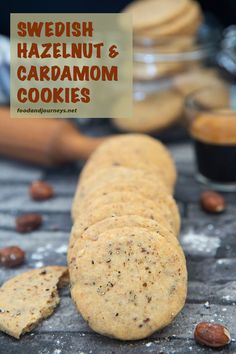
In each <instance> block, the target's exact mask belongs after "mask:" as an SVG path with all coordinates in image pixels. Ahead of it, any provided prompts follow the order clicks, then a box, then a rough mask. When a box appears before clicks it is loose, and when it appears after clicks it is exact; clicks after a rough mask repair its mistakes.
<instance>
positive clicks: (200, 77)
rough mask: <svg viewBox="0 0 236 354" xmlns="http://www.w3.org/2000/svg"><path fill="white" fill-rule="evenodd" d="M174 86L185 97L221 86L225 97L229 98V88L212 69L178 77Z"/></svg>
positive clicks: (200, 69) (201, 69)
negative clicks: (206, 88) (205, 88)
mask: <svg viewBox="0 0 236 354" xmlns="http://www.w3.org/2000/svg"><path fill="white" fill-rule="evenodd" d="M173 84H174V87H175V89H176V90H178V91H179V92H180V93H181V94H182V95H183V96H187V95H189V94H191V93H192V92H194V91H197V90H200V89H203V88H204V87H209V86H217V87H218V86H219V88H222V94H223V97H225V96H226V97H228V96H229V94H228V89H227V86H226V85H225V84H224V82H223V80H222V79H221V78H220V77H219V76H218V74H217V72H216V71H215V70H212V69H204V68H199V69H198V70H194V71H191V72H187V73H185V74H182V75H178V76H177V77H176V78H174V81H173ZM217 99H220V97H217Z"/></svg>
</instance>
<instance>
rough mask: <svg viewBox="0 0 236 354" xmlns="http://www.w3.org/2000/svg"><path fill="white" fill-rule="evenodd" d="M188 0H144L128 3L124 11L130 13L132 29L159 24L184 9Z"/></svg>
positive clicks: (172, 17)
mask: <svg viewBox="0 0 236 354" xmlns="http://www.w3.org/2000/svg"><path fill="white" fill-rule="evenodd" d="M187 6H188V0H146V1H136V2H132V3H131V4H129V5H128V6H127V7H126V8H125V9H124V12H128V13H130V14H131V15H132V20H133V28H134V30H137V29H142V28H147V27H151V26H155V25H161V24H164V23H165V22H168V21H171V20H173V19H174V18H175V17H177V16H179V15H180V14H181V13H183V12H184V11H185V9H186V8H187Z"/></svg>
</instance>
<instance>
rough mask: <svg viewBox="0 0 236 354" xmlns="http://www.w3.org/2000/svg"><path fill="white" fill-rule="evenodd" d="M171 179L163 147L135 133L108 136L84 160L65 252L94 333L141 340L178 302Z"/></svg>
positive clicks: (180, 272)
mask: <svg viewBox="0 0 236 354" xmlns="http://www.w3.org/2000/svg"><path fill="white" fill-rule="evenodd" d="M175 180H176V170H175V165H174V163H173V160H172V158H171V156H170V154H169V152H168V151H167V149H166V148H165V147H164V145H162V144H161V143H160V142H158V141H157V140H155V139H153V138H151V137H148V136H145V135H142V134H127V135H120V136H115V137H112V138H109V139H108V140H107V141H106V142H104V143H103V144H102V145H101V146H100V147H99V148H98V149H97V151H95V153H94V154H93V155H92V156H91V158H90V160H89V161H88V162H87V164H86V165H85V167H84V170H83V172H82V175H81V178H80V181H79V184H78V188H77V191H76V194H75V197H74V202H73V208H72V216H73V221H74V225H73V228H72V231H71V238H70V245H69V250H68V257H67V258H68V264H69V273H70V282H71V295H72V298H73V300H74V302H75V304H76V307H77V308H78V310H79V312H80V313H81V315H82V316H83V317H84V319H85V320H86V321H87V322H88V324H89V325H90V326H91V328H93V329H94V330H95V331H96V332H98V333H101V334H103V335H107V336H109V337H114V338H118V339H121V340H133V339H141V338H145V337H147V336H148V335H150V334H152V333H153V332H155V331H157V330H159V329H161V328H163V327H165V326H167V325H168V324H169V323H171V321H172V320H173V319H174V318H175V316H177V314H178V313H179V311H180V310H181V309H182V307H183V306H184V302H185V298H186V288H187V272H186V264H185V258H184V254H183V251H182V249H181V247H180V245H179V241H178V238H177V236H178V233H179V229H180V216H179V211H178V208H177V205H176V203H175V200H174V199H173V196H172V191H173V189H174V185H175Z"/></svg>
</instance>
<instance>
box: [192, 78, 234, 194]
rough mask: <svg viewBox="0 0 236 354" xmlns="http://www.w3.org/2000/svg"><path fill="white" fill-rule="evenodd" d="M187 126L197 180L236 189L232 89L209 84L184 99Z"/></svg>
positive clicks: (225, 188) (226, 188)
mask: <svg viewBox="0 0 236 354" xmlns="http://www.w3.org/2000/svg"><path fill="white" fill-rule="evenodd" d="M185 109H186V117H187V125H188V130H189V133H190V136H191V137H192V139H193V142H194V150H195V158H196V165H197V175H196V177H197V179H198V180H199V181H200V182H203V183H205V184H208V185H210V187H212V188H214V189H216V190H220V191H236V90H235V87H234V86H233V85H230V84H226V83H225V84H223V83H222V84H221V85H218V86H217V85H216V86H209V87H206V88H203V89H201V90H198V91H196V92H194V93H192V94H190V95H189V96H188V97H187V98H186V102H185Z"/></svg>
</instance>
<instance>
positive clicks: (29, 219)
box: [16, 214, 42, 233]
mask: <svg viewBox="0 0 236 354" xmlns="http://www.w3.org/2000/svg"><path fill="white" fill-rule="evenodd" d="M41 224H42V216H41V215H39V214H25V215H21V216H18V218H16V230H17V231H18V232H21V233H27V232H31V231H33V230H36V229H38V228H39V227H40V225H41Z"/></svg>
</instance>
